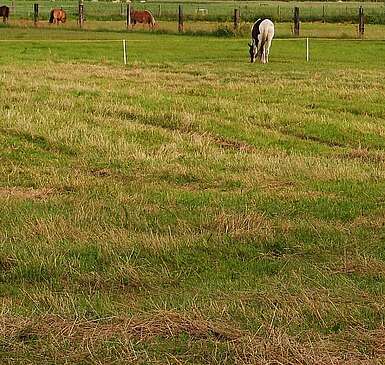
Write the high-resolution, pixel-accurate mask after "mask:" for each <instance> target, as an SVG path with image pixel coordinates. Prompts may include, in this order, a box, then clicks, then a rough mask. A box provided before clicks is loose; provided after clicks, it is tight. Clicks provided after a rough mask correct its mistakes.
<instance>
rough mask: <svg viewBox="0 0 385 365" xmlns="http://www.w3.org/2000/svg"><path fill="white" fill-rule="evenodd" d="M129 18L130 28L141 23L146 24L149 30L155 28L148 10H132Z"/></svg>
mask: <svg viewBox="0 0 385 365" xmlns="http://www.w3.org/2000/svg"><path fill="white" fill-rule="evenodd" d="M130 16H131V23H132V26H134V25H135V24H136V23H143V24H148V27H149V28H152V29H154V27H155V19H154V17H153V16H152V14H151V13H150V12H149V11H148V10H132V11H131V13H130Z"/></svg>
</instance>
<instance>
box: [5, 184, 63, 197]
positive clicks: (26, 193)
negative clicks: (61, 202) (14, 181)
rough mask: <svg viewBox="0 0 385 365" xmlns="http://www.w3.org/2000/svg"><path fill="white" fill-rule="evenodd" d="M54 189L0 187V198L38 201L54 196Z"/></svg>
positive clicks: (55, 191)
mask: <svg viewBox="0 0 385 365" xmlns="http://www.w3.org/2000/svg"><path fill="white" fill-rule="evenodd" d="M56 193H57V190H56V189H54V188H40V189H36V188H23V187H0V198H5V199H38V200H45V199H48V198H49V197H50V196H51V195H53V194H56Z"/></svg>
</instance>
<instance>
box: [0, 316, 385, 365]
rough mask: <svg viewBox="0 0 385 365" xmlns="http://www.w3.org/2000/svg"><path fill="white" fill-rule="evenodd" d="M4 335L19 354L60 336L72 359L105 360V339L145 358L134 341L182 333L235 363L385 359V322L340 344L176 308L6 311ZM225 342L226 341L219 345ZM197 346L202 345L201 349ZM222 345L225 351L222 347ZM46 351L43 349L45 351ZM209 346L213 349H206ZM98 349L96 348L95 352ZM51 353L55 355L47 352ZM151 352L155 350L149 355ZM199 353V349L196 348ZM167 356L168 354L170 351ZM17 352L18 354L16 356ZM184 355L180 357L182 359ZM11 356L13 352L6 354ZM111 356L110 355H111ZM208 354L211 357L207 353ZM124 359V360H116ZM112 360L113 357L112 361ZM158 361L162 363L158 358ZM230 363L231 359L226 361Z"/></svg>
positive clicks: (1, 325) (0, 327) (349, 334)
mask: <svg viewBox="0 0 385 365" xmlns="http://www.w3.org/2000/svg"><path fill="white" fill-rule="evenodd" d="M0 318H1V319H0V341H1V345H2V346H3V348H7V349H8V354H9V355H8V356H9V358H8V359H10V358H12V356H13V357H14V359H15V354H14V355H12V353H13V351H20V352H21V353H22V352H25V351H26V350H27V349H28V348H29V346H34V347H35V346H36V345H34V344H40V343H41V341H45V340H47V339H49V340H50V342H52V341H54V342H55V343H56V347H57V349H58V350H62V351H63V350H64V349H66V351H65V352H66V353H67V354H66V356H67V357H68V360H69V361H71V359H72V361H73V360H75V359H76V358H77V357H78V358H79V356H80V357H81V356H84V355H85V353H87V354H88V355H91V357H94V360H97V361H102V359H101V358H100V356H101V354H100V353H98V352H97V350H98V349H99V348H100V345H101V344H103V343H105V344H107V343H109V342H110V343H112V342H114V343H116V344H120V346H122V347H121V351H122V350H123V348H124V349H125V352H128V354H130V356H129V357H127V355H128V354H126V357H125V358H126V359H127V358H130V357H131V360H132V361H133V363H136V362H135V360H136V361H138V362H139V363H140V362H141V361H142V360H143V359H139V358H136V359H135V356H134V355H135V349H134V348H133V347H132V345H131V346H130V344H132V343H133V341H135V343H136V345H137V344H138V343H154V341H155V340H156V341H159V339H167V338H177V337H178V336H180V335H182V334H184V335H187V336H189V338H190V341H191V343H196V344H200V343H201V340H205V339H211V340H212V341H213V344H215V345H214V347H213V349H212V350H211V352H210V353H207V352H206V355H205V356H209V357H210V358H211V361H213V360H215V358H216V357H217V356H218V357H219V356H221V357H222V356H223V352H225V354H226V355H225V356H226V357H228V360H230V362H229V363H237V364H242V365H251V364H261V365H267V364H293V365H294V364H314V365H315V364H322V365H323V364H325V365H326V364H341V365H342V364H345V365H353V364H380V363H381V361H383V360H384V359H385V341H384V338H385V328H383V327H381V328H378V329H376V330H365V329H361V330H360V331H357V330H353V331H351V330H350V329H349V331H346V332H345V333H344V335H343V337H342V338H343V339H341V336H340V339H339V340H338V346H337V344H336V342H334V341H332V339H331V338H330V337H329V338H325V337H322V336H319V335H308V336H307V337H304V338H300V337H293V336H290V335H289V334H287V333H285V332H282V331H281V330H277V329H275V328H273V327H268V328H263V329H262V331H263V332H264V335H263V336H261V335H258V334H254V335H251V334H249V333H247V332H246V331H240V330H238V329H236V328H234V327H233V326H231V325H230V324H229V323H216V322H210V321H207V320H205V319H204V318H202V317H200V316H194V315H192V314H191V313H189V315H188V316H187V315H184V314H182V313H178V312H175V311H157V312H155V313H152V314H147V315H143V316H136V317H132V318H129V319H128V318H104V319H100V320H98V321H85V320H81V319H73V320H70V319H65V318H62V317H57V316H44V317H37V318H36V317H35V318H33V319H25V318H20V317H9V316H1V317H0ZM220 343H224V344H225V347H223V346H222V347H221V350H219V348H218V346H219V344H220ZM196 350H197V349H196ZM218 350H219V352H218ZM40 351H41V352H40ZM40 351H39V347H35V357H38V356H39V355H40V356H42V355H43V356H44V355H45V359H46V360H48V359H49V358H50V357H51V359H52V358H53V357H54V356H55V355H56V356H57V354H55V352H54V350H51V351H52V352H53V353H50V354H49V353H48V354H47V353H44V350H43V348H42V349H41V350H40ZM205 351H207V350H205ZM94 352H95V353H94ZM47 355H49V356H50V357H48V358H47ZM147 356H150V357H149V358H151V355H147ZM195 356H199V352H196V353H195ZM166 357H167V356H166ZM16 358H17V357H16ZM178 358H179V359H178ZM2 359H3V360H7V356H2ZM105 360H106V359H105ZM207 360H208V358H207ZM115 361H118V363H120V362H119V360H116V359H115ZM169 361H170V362H171V363H188V362H185V361H184V360H183V357H179V356H178V355H176V356H172V355H171V354H170V357H169ZM108 363H109V362H108ZM154 363H157V362H156V361H155V362H154ZM226 363H227V362H226Z"/></svg>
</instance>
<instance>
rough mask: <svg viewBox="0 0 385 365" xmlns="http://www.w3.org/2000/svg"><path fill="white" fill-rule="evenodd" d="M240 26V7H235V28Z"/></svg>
mask: <svg viewBox="0 0 385 365" xmlns="http://www.w3.org/2000/svg"><path fill="white" fill-rule="evenodd" d="M238 28H239V9H234V29H235V30H237V29H238Z"/></svg>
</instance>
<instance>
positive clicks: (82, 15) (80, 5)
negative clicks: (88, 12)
mask: <svg viewBox="0 0 385 365" xmlns="http://www.w3.org/2000/svg"><path fill="white" fill-rule="evenodd" d="M78 22H79V27H80V28H82V27H83V22H84V4H83V0H79V20H78Z"/></svg>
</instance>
